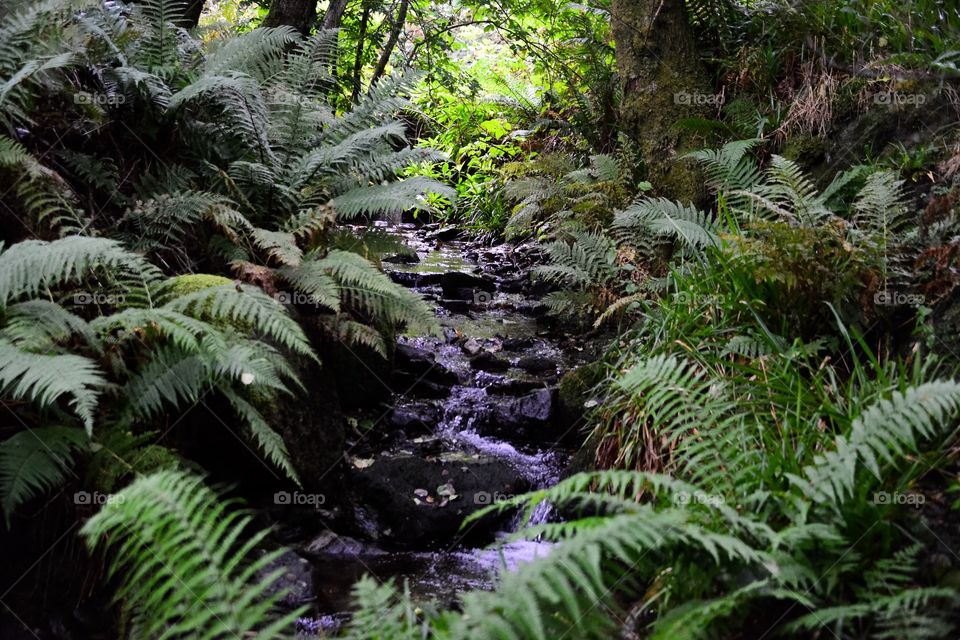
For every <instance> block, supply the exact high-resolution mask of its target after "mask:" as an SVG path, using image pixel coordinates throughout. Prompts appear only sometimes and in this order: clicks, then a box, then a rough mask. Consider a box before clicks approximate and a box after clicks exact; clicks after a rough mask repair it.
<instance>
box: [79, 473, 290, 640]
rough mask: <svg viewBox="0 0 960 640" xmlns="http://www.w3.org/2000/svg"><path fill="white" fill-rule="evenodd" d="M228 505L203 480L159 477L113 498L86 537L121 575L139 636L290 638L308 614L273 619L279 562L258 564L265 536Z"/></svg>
mask: <svg viewBox="0 0 960 640" xmlns="http://www.w3.org/2000/svg"><path fill="white" fill-rule="evenodd" d="M233 507H234V504H233V503H231V502H221V501H220V500H219V499H218V496H217V495H216V494H215V493H214V492H213V491H211V490H210V489H208V488H207V487H206V486H204V484H203V480H202V479H201V478H198V477H195V476H189V475H185V474H183V473H180V472H176V471H161V472H157V473H154V474H152V475H149V476H145V477H142V478H139V479H137V480H135V481H134V482H133V483H132V484H131V485H130V486H128V487H126V488H125V489H123V490H122V491H120V492H119V493H117V494H115V495H114V496H113V499H112V500H110V501H109V502H108V503H107V504H105V505H104V506H103V508H102V509H101V510H100V512H99V513H97V514H96V515H94V516H93V517H92V518H90V520H88V521H87V522H86V524H84V526H83V529H82V530H81V533H82V535H83V536H84V538H85V539H86V542H87V545H88V546H89V547H90V548H91V550H96V549H103V550H104V551H105V552H106V553H107V554H108V555H107V557H108V558H109V573H110V575H112V576H118V577H122V581H121V582H120V587H119V589H118V590H117V594H116V598H117V600H118V601H120V602H121V603H122V604H123V607H124V610H125V612H126V619H128V620H129V626H130V629H129V631H130V632H131V633H132V634H133V635H134V636H136V637H145V638H177V637H182V636H183V635H184V634H188V635H190V636H191V637H195V638H228V637H229V638H234V637H243V636H245V635H247V634H254V633H255V634H256V635H258V636H261V637H265V638H279V637H292V636H293V633H292V626H293V623H294V621H295V620H296V618H297V616H299V615H301V614H302V613H303V609H301V610H298V611H294V612H291V613H288V614H286V615H275V614H274V612H273V608H274V606H275V605H276V604H277V602H278V601H279V600H280V599H281V598H282V597H283V595H284V593H283V592H282V591H279V590H277V589H276V588H275V585H276V583H277V580H278V579H279V577H280V573H282V570H276V571H272V572H270V573H266V574H265V570H266V569H267V568H268V567H269V565H270V563H271V562H273V561H274V560H275V559H276V558H277V557H278V556H279V555H280V553H281V552H280V551H274V552H272V553H267V554H264V555H262V556H260V557H259V558H258V559H256V560H254V559H253V553H254V550H255V549H256V548H257V547H258V546H259V545H260V544H262V542H263V540H264V538H265V537H266V535H267V533H268V532H267V531H260V532H258V533H253V534H251V533H250V531H249V529H250V525H251V520H252V517H251V516H249V515H245V514H243V513H242V512H237V511H235V510H233Z"/></svg>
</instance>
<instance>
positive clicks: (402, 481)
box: [351, 454, 528, 545]
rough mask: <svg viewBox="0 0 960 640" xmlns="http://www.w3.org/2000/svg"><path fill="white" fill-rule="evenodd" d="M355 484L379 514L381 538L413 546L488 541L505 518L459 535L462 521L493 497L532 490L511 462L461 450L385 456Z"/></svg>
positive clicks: (487, 521) (481, 523) (360, 495)
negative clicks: (441, 454)
mask: <svg viewBox="0 0 960 640" xmlns="http://www.w3.org/2000/svg"><path fill="white" fill-rule="evenodd" d="M351 485H352V487H353V489H354V491H355V493H356V496H357V499H358V500H363V501H364V504H366V505H367V506H369V507H370V510H371V511H372V512H373V513H375V514H376V518H377V527H378V530H379V531H380V532H381V534H382V538H383V539H386V540H391V541H395V542H402V543H404V544H410V545H418V544H419V545H424V544H426V545H429V544H447V543H449V542H451V541H453V540H454V539H459V538H463V539H465V540H470V541H471V542H481V541H485V540H490V539H492V536H493V533H494V532H495V531H496V529H497V527H498V526H499V525H500V524H502V522H503V521H504V518H503V517H502V516H501V517H493V516H491V517H490V518H485V519H483V520H481V521H479V522H477V523H476V524H475V525H473V526H471V527H470V528H469V531H468V532H467V533H463V534H460V533H458V530H459V528H460V524H461V523H462V522H463V519H464V518H466V517H467V516H469V515H470V514H472V513H474V512H475V511H477V510H479V509H481V508H483V507H485V506H487V505H488V504H490V496H492V495H495V494H500V495H513V494H516V493H520V492H522V491H525V490H527V489H528V483H527V482H526V481H525V480H524V479H523V477H522V476H521V475H520V474H519V473H518V472H517V471H516V470H515V469H514V468H513V467H512V466H510V465H509V464H508V463H506V462H504V461H501V460H497V459H494V458H484V457H473V456H467V455H463V454H447V455H444V456H438V457H427V458H422V457H419V456H413V455H391V456H382V457H380V458H378V459H377V461H376V462H375V463H374V464H373V465H371V466H370V467H368V468H366V469H363V470H361V471H359V472H358V473H357V475H356V477H355V478H354V479H353V481H352V483H351Z"/></svg>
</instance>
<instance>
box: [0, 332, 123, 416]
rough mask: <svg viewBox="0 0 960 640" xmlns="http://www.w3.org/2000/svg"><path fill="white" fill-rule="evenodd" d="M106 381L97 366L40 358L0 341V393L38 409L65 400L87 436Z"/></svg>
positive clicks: (75, 359)
mask: <svg viewBox="0 0 960 640" xmlns="http://www.w3.org/2000/svg"><path fill="white" fill-rule="evenodd" d="M106 384H107V380H106V378H105V377H104V375H103V373H102V372H101V371H100V369H99V367H98V366H97V363H96V362H94V361H93V360H90V359H89V358H85V357H83V356H78V355H73V354H61V355H52V356H51V355H40V354H36V353H30V352H28V351H24V350H23V349H20V348H18V347H16V346H14V345H13V344H11V343H10V342H7V341H6V340H0V393H2V394H3V395H5V396H9V397H12V398H15V399H18V400H28V401H30V402H33V403H35V404H37V405H38V406H40V407H41V408H48V407H53V406H55V405H56V403H57V401H58V400H59V399H60V398H62V397H64V396H69V397H70V401H69V406H70V408H71V409H72V410H73V412H74V413H76V414H77V416H78V417H79V418H80V420H81V421H82V422H83V424H84V426H85V427H86V428H87V432H88V433H89V432H91V431H92V430H93V417H94V416H93V413H94V411H95V410H96V408H97V403H98V400H99V397H100V393H101V391H102V390H103V388H104V386H105V385H106Z"/></svg>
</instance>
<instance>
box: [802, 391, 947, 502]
mask: <svg viewBox="0 0 960 640" xmlns="http://www.w3.org/2000/svg"><path fill="white" fill-rule="evenodd" d="M958 411H960V384H957V383H954V382H931V383H928V384H924V385H921V386H919V387H912V388H910V389H907V391H906V392H905V393H899V392H898V393H894V394H893V395H892V397H891V398H890V399H884V400H881V401H880V402H878V403H876V404H875V405H873V406H872V407H870V408H869V409H867V410H866V411H865V412H864V413H863V415H862V416H860V417H858V418H857V419H856V420H854V422H853V424H852V425H851V428H850V433H849V434H845V435H841V436H838V437H837V442H836V448H835V449H834V450H833V451H827V452H824V453H823V454H822V455H821V456H817V458H816V460H815V461H814V464H812V465H811V466H810V467H808V468H807V469H806V473H805V474H804V477H802V478H801V477H796V476H792V477H791V478H790V480H791V482H793V483H794V484H795V485H796V486H797V487H798V488H800V489H801V490H802V491H803V492H804V494H805V495H807V496H808V497H809V498H810V499H811V500H814V501H815V502H817V503H821V504H825V505H830V506H833V507H839V506H840V505H842V504H843V503H844V502H845V501H846V500H847V499H848V498H850V497H851V496H852V495H853V494H854V493H855V492H857V491H863V490H865V488H868V487H869V484H862V483H861V484H858V483H857V480H858V479H861V480H862V479H863V475H862V474H858V471H859V470H860V469H862V468H865V469H866V470H867V471H869V472H870V474H871V475H873V477H874V478H876V479H877V480H879V479H881V478H882V477H883V476H882V474H881V465H882V464H884V463H886V464H892V463H895V462H896V461H897V460H900V459H902V458H904V457H905V456H907V455H910V454H911V453H913V452H915V451H917V449H918V445H919V442H920V440H921V439H923V440H931V439H933V438H934V437H935V436H936V435H938V434H941V433H943V432H944V430H945V429H951V430H952V429H953V428H954V424H953V422H952V418H953V417H955V416H956V415H957V412H958Z"/></svg>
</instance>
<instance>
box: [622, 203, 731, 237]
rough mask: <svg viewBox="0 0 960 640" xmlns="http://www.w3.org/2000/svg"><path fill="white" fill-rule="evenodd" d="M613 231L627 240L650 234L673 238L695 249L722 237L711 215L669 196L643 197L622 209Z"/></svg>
mask: <svg viewBox="0 0 960 640" xmlns="http://www.w3.org/2000/svg"><path fill="white" fill-rule="evenodd" d="M613 230H614V232H615V233H617V234H618V235H619V236H620V237H623V238H624V239H628V240H630V239H633V238H634V237H636V236H638V235H644V234H650V235H653V236H656V237H661V238H670V239H672V240H676V241H678V242H681V243H682V244H683V245H685V246H687V247H689V248H691V249H693V250H702V249H704V248H706V247H711V246H717V245H718V243H719V239H718V237H717V234H716V226H715V225H714V223H713V221H712V220H711V219H710V214H709V213H705V212H703V211H700V210H699V209H697V208H696V207H694V206H693V205H686V206H684V205H682V204H681V203H679V202H673V201H671V200H667V199H666V198H642V199H640V200H638V201H637V202H635V203H633V205H631V206H630V207H628V208H627V209H625V210H623V211H621V212H618V213H617V214H616V217H615V218H614V221H613Z"/></svg>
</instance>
